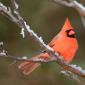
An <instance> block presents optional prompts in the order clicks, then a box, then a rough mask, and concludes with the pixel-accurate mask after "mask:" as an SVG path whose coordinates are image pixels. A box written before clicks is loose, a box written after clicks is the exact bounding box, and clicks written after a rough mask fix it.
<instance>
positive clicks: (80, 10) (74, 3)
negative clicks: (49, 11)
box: [53, 0, 85, 27]
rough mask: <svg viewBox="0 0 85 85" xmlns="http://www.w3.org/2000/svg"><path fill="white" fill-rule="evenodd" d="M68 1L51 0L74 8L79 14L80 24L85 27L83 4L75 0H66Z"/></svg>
mask: <svg viewBox="0 0 85 85" xmlns="http://www.w3.org/2000/svg"><path fill="white" fill-rule="evenodd" d="M68 1H69V2H67V1H66V0H53V2H55V3H57V4H60V5H63V6H66V7H72V8H74V9H76V10H77V11H78V13H79V14H80V17H81V21H82V24H83V26H84V27H85V6H83V5H82V4H81V3H79V2H78V1H76V0H68Z"/></svg>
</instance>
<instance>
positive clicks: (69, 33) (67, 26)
mask: <svg viewBox="0 0 85 85" xmlns="http://www.w3.org/2000/svg"><path fill="white" fill-rule="evenodd" d="M61 32H62V33H64V34H66V36H67V37H71V38H74V37H75V31H74V29H73V27H72V25H71V23H70V20H69V19H68V18H67V19H66V21H65V23H64V25H63V28H62V30H61Z"/></svg>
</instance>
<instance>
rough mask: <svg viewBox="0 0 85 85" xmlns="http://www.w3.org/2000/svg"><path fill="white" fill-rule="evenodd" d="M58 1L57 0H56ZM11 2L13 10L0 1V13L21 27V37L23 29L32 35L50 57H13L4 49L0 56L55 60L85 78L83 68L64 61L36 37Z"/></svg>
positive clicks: (32, 60)
mask: <svg viewBox="0 0 85 85" xmlns="http://www.w3.org/2000/svg"><path fill="white" fill-rule="evenodd" d="M55 1H57V0H55ZM58 1H59V0H58ZM60 1H62V0H60ZM11 2H12V7H13V10H12V9H11V8H10V7H7V6H5V5H3V4H2V3H1V2H0V13H1V14H3V15H5V16H6V17H7V18H8V19H10V20H11V21H13V22H14V23H16V24H17V25H18V26H19V27H20V28H21V34H22V35H23V38H24V37H25V36H26V35H25V31H24V30H26V31H27V32H28V33H29V34H30V36H31V37H33V39H34V40H35V41H36V42H37V43H38V44H39V45H40V46H41V47H42V48H43V49H44V50H46V52H47V53H48V54H49V56H51V58H50V59H49V60H44V59H28V58H27V57H13V56H10V55H9V54H8V53H6V51H2V52H0V56H1V54H5V55H2V56H5V57H7V58H12V59H14V60H15V61H29V62H36V63H48V62H56V63H58V64H59V65H60V66H61V67H62V68H63V69H64V70H66V71H69V72H72V73H73V74H75V75H78V76H82V77H84V78H85V70H83V69H82V68H81V67H79V66H76V65H70V64H68V63H66V62H65V61H64V60H63V59H62V57H61V56H59V55H58V53H55V52H54V50H53V49H52V48H51V47H50V46H48V45H46V44H45V43H44V41H43V39H42V37H38V35H37V34H36V33H35V32H34V31H33V30H31V28H30V26H29V25H27V23H26V21H25V20H24V19H23V18H22V17H21V15H20V13H19V11H18V8H19V5H18V4H17V3H16V0H11ZM61 4H62V5H63V4H65V5H68V4H67V2H62V3H61ZM69 4H70V6H71V7H73V6H74V5H73V4H72V2H71V3H69Z"/></svg>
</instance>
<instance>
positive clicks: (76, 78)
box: [61, 71, 85, 85]
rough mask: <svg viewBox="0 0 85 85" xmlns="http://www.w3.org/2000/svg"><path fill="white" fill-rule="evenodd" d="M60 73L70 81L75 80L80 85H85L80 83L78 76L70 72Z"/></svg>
mask: <svg viewBox="0 0 85 85" xmlns="http://www.w3.org/2000/svg"><path fill="white" fill-rule="evenodd" d="M61 73H62V74H64V75H65V76H67V77H69V78H71V79H72V80H75V81H76V82H77V83H79V84H80V85H85V84H84V83H83V82H81V81H80V79H79V78H78V76H77V75H75V74H73V73H72V72H70V71H61Z"/></svg>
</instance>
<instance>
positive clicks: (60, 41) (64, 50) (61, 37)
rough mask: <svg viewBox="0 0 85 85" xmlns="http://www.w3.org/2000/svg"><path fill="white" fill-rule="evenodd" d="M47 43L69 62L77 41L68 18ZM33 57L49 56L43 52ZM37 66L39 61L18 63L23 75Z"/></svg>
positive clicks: (74, 51)
mask: <svg viewBox="0 0 85 85" xmlns="http://www.w3.org/2000/svg"><path fill="white" fill-rule="evenodd" d="M48 45H49V46H50V47H52V48H53V49H54V51H55V52H58V53H59V55H60V56H63V58H64V60H65V61H66V62H67V63H70V62H71V61H72V60H73V58H74V56H75V53H76V51H77V49H78V43H77V39H76V38H75V32H74V30H73V27H72V26H71V24H70V21H69V19H68V18H67V19H66V21H65V24H64V26H63V28H62V29H61V31H60V32H59V33H58V34H57V35H56V36H55V37H54V38H53V39H52V41H51V42H50V43H49V44H48ZM35 58H43V59H48V58H50V57H49V55H48V54H47V53H46V52H43V53H41V54H39V55H37V56H34V57H32V59H35ZM38 66H40V63H34V62H28V61H23V62H22V63H21V64H20V65H19V69H21V70H22V71H23V73H24V74H25V75H29V74H30V73H31V72H32V71H33V70H35V69H36V68H37V67H38Z"/></svg>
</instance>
